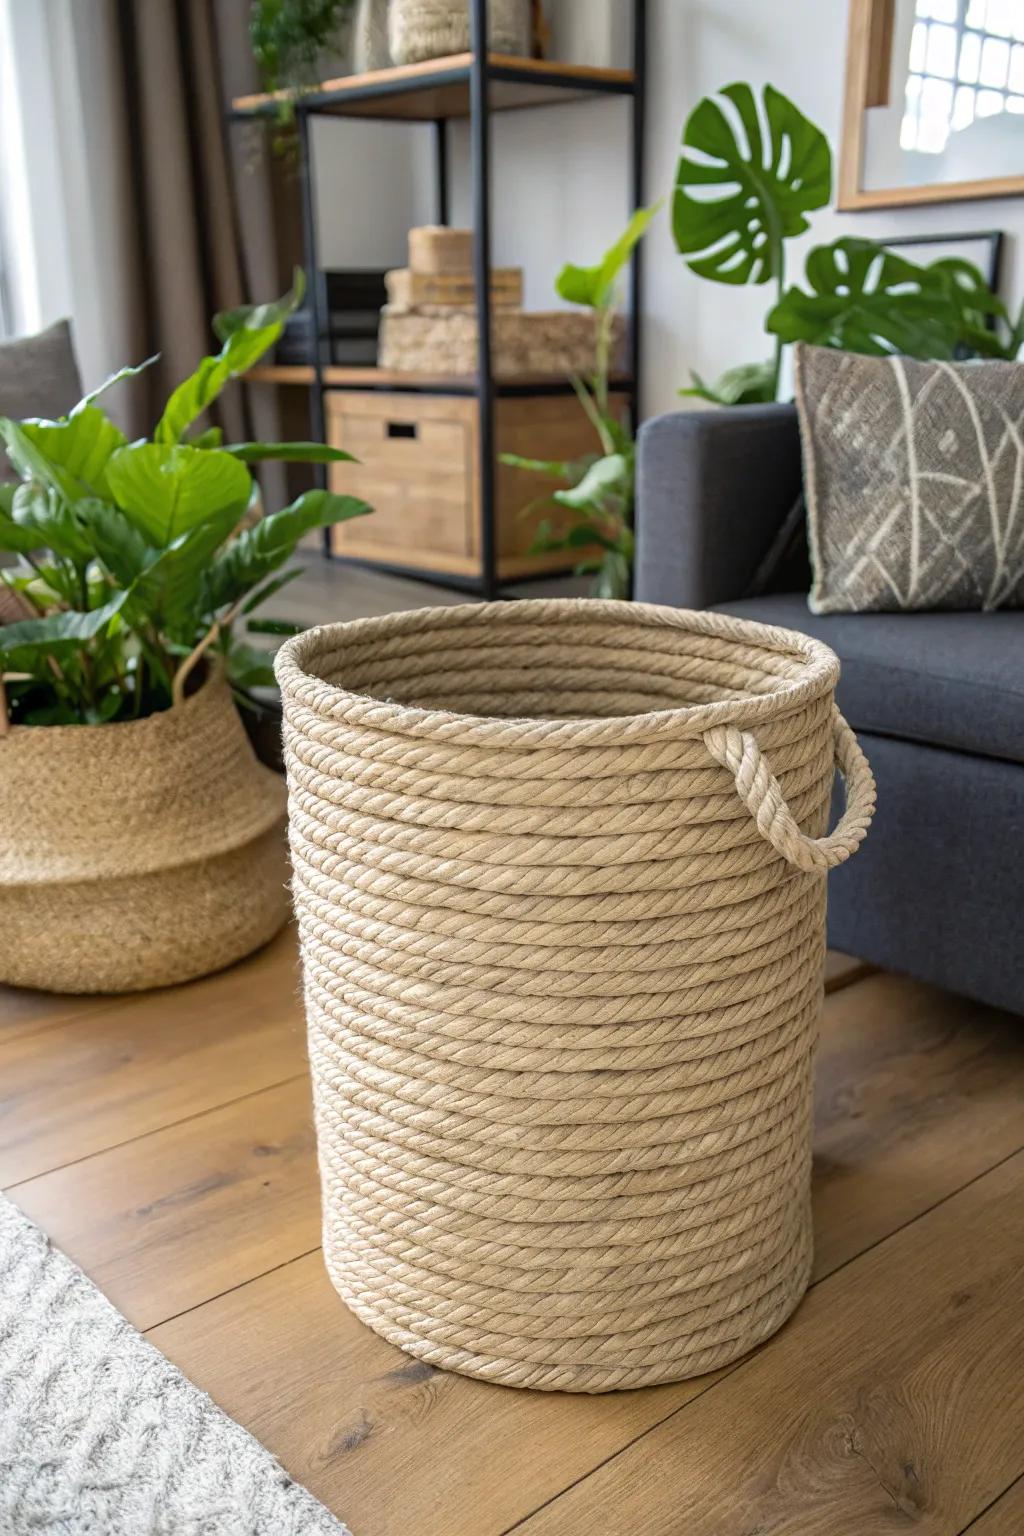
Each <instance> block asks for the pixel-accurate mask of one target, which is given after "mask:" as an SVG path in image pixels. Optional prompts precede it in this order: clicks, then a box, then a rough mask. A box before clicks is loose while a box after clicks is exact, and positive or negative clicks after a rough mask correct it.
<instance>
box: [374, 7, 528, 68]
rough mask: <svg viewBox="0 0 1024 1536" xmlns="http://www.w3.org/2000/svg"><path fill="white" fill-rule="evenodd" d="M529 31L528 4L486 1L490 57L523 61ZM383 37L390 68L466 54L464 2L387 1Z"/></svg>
mask: <svg viewBox="0 0 1024 1536" xmlns="http://www.w3.org/2000/svg"><path fill="white" fill-rule="evenodd" d="M530 28H531V21H530V0H488V4H487V46H488V49H489V51H490V52H491V53H512V54H516V55H519V56H521V57H525V56H526V55H528V54H529V52H530ZM388 35H389V40H390V44H391V57H392V58H393V59H394V61H395V63H396V64H417V63H419V61H420V60H421V59H441V58H445V57H447V55H449V54H452V53H468V52H469V49H470V46H471V43H470V28H469V0H391V9H390V11H389V13H388Z"/></svg>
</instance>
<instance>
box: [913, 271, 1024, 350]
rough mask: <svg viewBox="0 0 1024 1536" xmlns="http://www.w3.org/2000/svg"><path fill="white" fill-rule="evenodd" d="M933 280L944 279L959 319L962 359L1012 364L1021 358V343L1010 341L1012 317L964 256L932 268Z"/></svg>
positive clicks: (958, 337) (959, 342)
mask: <svg viewBox="0 0 1024 1536" xmlns="http://www.w3.org/2000/svg"><path fill="white" fill-rule="evenodd" d="M927 270H928V272H929V273H931V275H932V276H933V277H935V276H937V277H939V278H941V279H942V281H943V282H944V283H945V285H946V292H947V293H948V295H949V297H950V299H951V300H952V302H953V305H954V307H955V308H956V311H957V314H958V315H959V332H958V335H957V355H958V356H961V357H967V356H972V357H1001V358H1006V359H1008V360H1009V361H1010V362H1012V361H1013V360H1014V358H1015V357H1016V356H1017V351H1018V350H1019V343H1018V344H1016V345H1015V344H1014V341H1013V338H1012V336H1011V337H1009V338H1007V331H1008V330H1009V327H1010V317H1009V315H1008V314H1007V310H1006V305H1005V304H1004V303H1003V301H1002V300H1001V299H999V298H997V297H996V295H995V294H994V293H993V292H992V289H991V288H990V287H989V285H988V283H987V282H986V281H985V279H984V278H983V277H982V275H981V273H980V272H979V271H978V269H977V267H976V266H974V265H973V263H972V262H969V261H964V259H963V258H962V257H960V256H945V257H943V259H942V260H941V261H933V262H932V263H931V265H930V266H929V267H928V269H927Z"/></svg>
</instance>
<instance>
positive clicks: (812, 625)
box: [720, 592, 1024, 763]
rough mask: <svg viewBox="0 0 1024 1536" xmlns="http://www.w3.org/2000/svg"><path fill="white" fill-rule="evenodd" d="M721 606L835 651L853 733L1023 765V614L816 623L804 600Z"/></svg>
mask: <svg viewBox="0 0 1024 1536" xmlns="http://www.w3.org/2000/svg"><path fill="white" fill-rule="evenodd" d="M720 607H721V611H722V612H723V613H734V614H736V615H737V616H738V617H740V618H744V619H758V620H760V621H761V623H764V624H778V625H781V626H782V627H783V628H784V629H796V630H800V631H801V632H802V633H804V634H807V635H813V636H815V638H816V639H818V640H824V642H825V644H826V645H830V646H831V647H832V649H833V650H834V651H835V653H836V655H837V656H838V657H839V660H840V662H841V663H842V675H841V677H840V680H839V689H838V700H839V707H840V709H841V710H842V711H843V713H844V715H845V716H846V718H847V720H848V721H849V722H850V724H851V725H852V726H853V728H854V730H858V731H871V732H874V733H875V734H877V735H882V736H893V737H897V738H899V739H901V740H904V741H920V742H925V743H927V744H928V745H930V746H935V747H951V748H953V749H954V750H955V751H959V752H973V753H976V754H979V755H981V756H983V757H994V758H1002V759H1003V760H1005V761H1008V762H1013V763H1024V610H1013V611H1007V610H1004V611H1002V612H1000V613H832V614H814V613H811V611H810V610H809V608H808V607H807V598H806V595H805V594H804V593H802V592H788V593H783V594H777V595H772V596H768V597H756V598H745V599H744V600H743V601H742V602H735V603H722V604H721V605H720Z"/></svg>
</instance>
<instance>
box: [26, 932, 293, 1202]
mask: <svg viewBox="0 0 1024 1536" xmlns="http://www.w3.org/2000/svg"><path fill="white" fill-rule="evenodd" d="M295 966H296V954H295V939H294V935H293V934H292V933H291V932H289V931H286V932H285V933H283V934H282V935H281V936H280V937H279V938H278V939H276V940H275V941H274V943H273V944H271V945H269V946H268V947H267V949H265V950H264V951H263V952H262V953H261V954H259V955H256V956H254V957H253V958H252V959H251V960H249V961H248V962H246V963H245V964H244V965H240V966H235V967H233V968H232V969H231V970H229V971H223V972H221V973H220V975H217V976H210V977H207V978H206V979H205V980H203V981H197V982H192V983H191V984H190V985H188V986H184V987H169V988H167V989H165V990H163V991H160V992H151V993H149V994H147V995H146V996H145V997H144V998H140V999H139V1000H138V1002H137V1004H135V1005H133V1006H130V1007H127V1006H125V1005H124V1003H123V1002H120V1001H119V1002H117V1003H113V1004H112V1005H111V1006H110V1007H109V1008H107V1009H98V1010H96V1011H94V1012H90V1013H88V1014H87V1015H85V1016H84V1017H83V1018H81V1019H78V1020H73V1021H71V1022H69V1023H66V1024H62V1025H59V1026H57V1027H56V1028H53V1029H46V1030H41V1031H38V1032H36V1033H34V1034H28V1035H23V1036H21V1037H19V1038H17V1039H15V1040H12V1041H10V1042H8V1043H6V1044H4V1045H2V1046H0V1084H2V1087H0V1185H3V1186H10V1185H13V1184H15V1183H17V1182H19V1181H20V1180H22V1179H28V1178H31V1177H33V1176H34V1175H35V1174H39V1173H47V1172H49V1171H50V1170H51V1169H53V1168H59V1167H61V1166H62V1165H63V1164H65V1163H69V1162H71V1161H73V1160H74V1159H76V1158H81V1157H88V1156H90V1155H91V1154H92V1153H95V1152H99V1151H101V1150H103V1148H105V1147H111V1146H114V1145H115V1144H116V1143H119V1142H123V1141H127V1140H129V1139H130V1138H131V1137H133V1136H142V1135H145V1134H146V1133H147V1132H149V1131H153V1130H158V1129H160V1127H161V1126H164V1125H169V1124H170V1123H171V1122H172V1121H175V1120H181V1119H183V1118H185V1117H186V1116H188V1115H195V1114H199V1113H201V1112H202V1111H203V1110H206V1109H211V1108H213V1107H215V1106H216V1105H218V1104H223V1103H226V1102H227V1101H228V1100H230V1099H235V1098H239V1097H240V1096H241V1095H242V1094H246V1093H252V1092H255V1091H257V1090H258V1089H261V1088H267V1087H271V1086H272V1085H273V1084H275V1083H280V1082H283V1081H285V1079H287V1078H290V1077H294V1076H295V1075H296V1073H298V1072H301V1071H302V1070H303V1064H304V1061H305V1039H304V1026H303V1019H302V1008H301V1004H300V1001H299V995H298V979H297V973H296V969H295Z"/></svg>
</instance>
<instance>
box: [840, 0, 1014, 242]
mask: <svg viewBox="0 0 1024 1536" xmlns="http://www.w3.org/2000/svg"><path fill="white" fill-rule="evenodd" d="M1021 193H1024V0H850V26H849V38H848V43H847V56H846V100H845V107H844V112H843V142H842V152H841V156H840V165H839V198H838V206H839V208H841V209H843V210H845V211H848V212H849V211H853V210H856V209H859V208H894V207H900V206H902V205H905V204H911V203H938V202H953V201H958V200H960V199H962V198H973V197H1013V196H1016V195H1019V194H1021Z"/></svg>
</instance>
